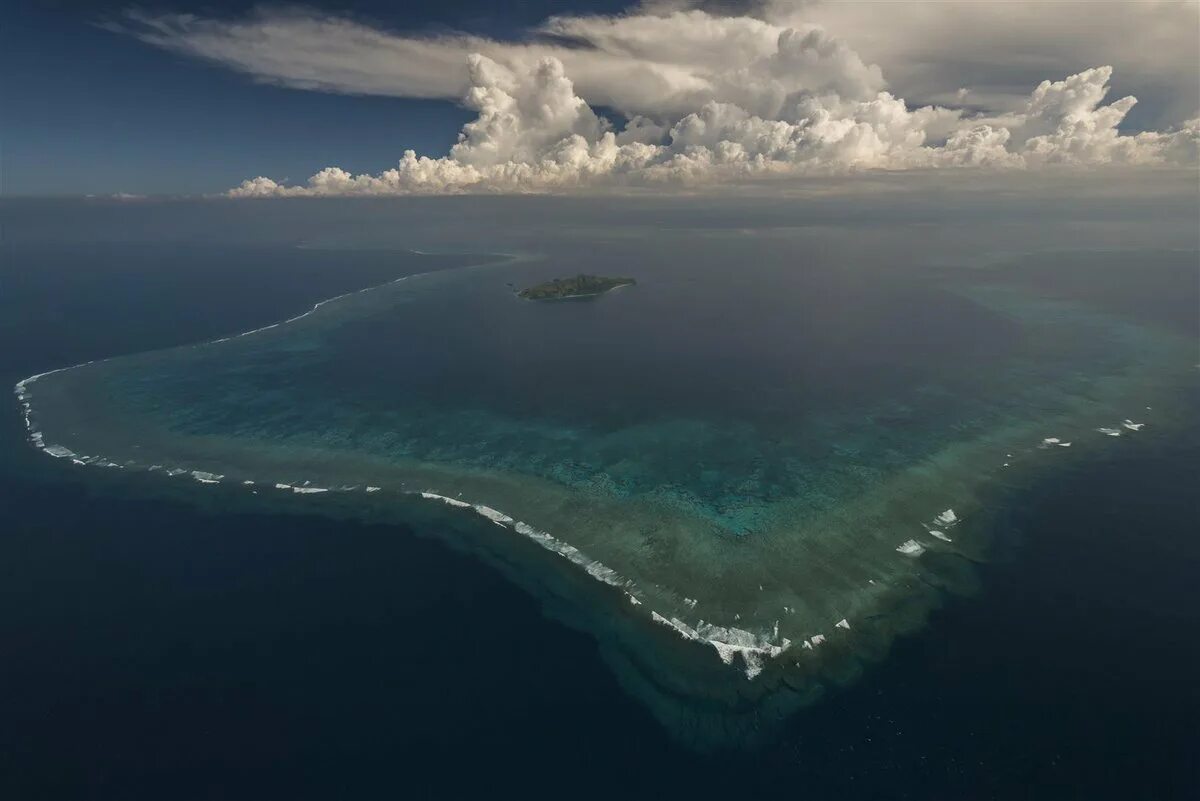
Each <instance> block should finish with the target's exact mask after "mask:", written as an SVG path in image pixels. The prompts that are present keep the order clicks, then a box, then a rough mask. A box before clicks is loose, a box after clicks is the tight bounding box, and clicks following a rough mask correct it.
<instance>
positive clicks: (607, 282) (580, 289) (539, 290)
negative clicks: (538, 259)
mask: <svg viewBox="0 0 1200 801" xmlns="http://www.w3.org/2000/svg"><path fill="white" fill-rule="evenodd" d="M636 283H637V281H634V280H633V279H632V278H607V277H605V276H602V275H582V274H580V275H577V276H575V277H574V278H555V279H554V280H553V281H545V282H543V283H540V284H536V285H534V286H531V287H528V288H526V289H522V290H521V291H520V292H518V293H517V297H520V298H524V299H526V300H568V299H571V298H590V297H595V296H596V295H603V294H604V293H605V292H610V291H612V290H614V289H616V288H617V287H622V286H632V285H633V284H636Z"/></svg>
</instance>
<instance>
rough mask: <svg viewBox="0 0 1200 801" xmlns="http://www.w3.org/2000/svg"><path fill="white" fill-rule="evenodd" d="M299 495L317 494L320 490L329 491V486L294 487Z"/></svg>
mask: <svg viewBox="0 0 1200 801" xmlns="http://www.w3.org/2000/svg"><path fill="white" fill-rule="evenodd" d="M292 492H294V493H296V494H297V495H316V494H317V493H319V492H329V488H328V487H292Z"/></svg>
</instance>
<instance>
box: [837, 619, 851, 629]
mask: <svg viewBox="0 0 1200 801" xmlns="http://www.w3.org/2000/svg"><path fill="white" fill-rule="evenodd" d="M834 626H835V627H836V628H839V629H845V630H846V631H849V630H850V623H849V621H847V620H846V618H842V619H841V620H839V621H838V622H837V623H835V624H834Z"/></svg>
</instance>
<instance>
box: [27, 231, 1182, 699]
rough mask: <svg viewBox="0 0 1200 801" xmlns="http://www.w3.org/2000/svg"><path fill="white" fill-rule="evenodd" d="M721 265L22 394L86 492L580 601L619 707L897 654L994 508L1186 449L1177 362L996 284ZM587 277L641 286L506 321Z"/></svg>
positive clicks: (414, 299)
mask: <svg viewBox="0 0 1200 801" xmlns="http://www.w3.org/2000/svg"><path fill="white" fill-rule="evenodd" d="M706 245H707V246H706V248H705V249H704V250H703V252H701V253H693V254H692V255H691V257H690V258H689V259H687V260H686V261H679V260H672V259H671V258H670V254H671V253H672V249H673V247H675V246H680V247H681V245H680V244H679V243H672V242H671V241H670V238H669V237H666V236H664V237H663V238H662V239H661V240H658V241H656V243H655V244H654V245H653V246H650V245H647V244H645V243H638V244H636V245H630V244H624V243H619V242H618V243H613V242H587V241H581V242H575V243H572V244H571V247H570V248H567V249H562V250H555V249H553V248H552V249H550V250H548V251H546V252H544V253H540V254H528V255H524V256H521V257H516V258H513V257H507V258H495V259H481V260H479V263H478V264H477V265H476V266H472V267H463V268H459V269H454V270H447V271H442V272H437V273H432V274H428V275H419V276H415V277H411V278H407V279H404V280H402V281H399V282H395V283H391V284H386V285H384V286H381V287H378V288H376V289H373V290H368V291H365V292H361V293H356V294H354V295H350V296H346V297H344V298H340V299H338V300H334V301H331V302H329V303H325V304H323V305H321V306H320V307H319V308H317V309H316V310H315V311H314V312H313V313H312V314H309V315H307V316H304V317H302V318H299V319H296V320H293V321H291V322H289V323H286V324H283V325H279V326H276V327H272V328H268V329H265V330H262V331H258V332H256V333H253V334H250V335H246V336H240V337H235V338H230V339H226V340H224V341H219V342H214V343H208V344H203V345H197V346H186V347H182V348H175V349H171V350H166V351H157V352H153V353H148V354H141V355H137V356H129V357H121V358H118V359H113V360H109V361H105V362H98V363H95V364H91V365H86V366H82V367H79V368H76V369H71V370H67V371H63V372H58V373H53V374H50V375H47V376H44V377H42V378H39V379H38V380H37V381H35V382H32V383H29V384H26V385H24V387H22V388H21V389H20V390H19V392H20V393H21V395H22V399H23V400H24V401H25V402H26V404H27V407H28V408H29V409H30V421H31V425H32V426H33V427H34V429H35V430H36V431H38V432H39V433H40V434H41V437H42V439H43V444H44V445H46V446H49V448H50V449H53V448H55V447H57V448H62V449H67V450H69V451H70V452H71V453H72V454H74V457H75V458H77V459H79V460H80V461H83V462H88V463H95V464H118V465H121V466H122V467H123V468H124V469H126V470H130V471H132V470H139V469H140V470H153V471H154V472H156V473H161V474H164V475H166V474H170V473H179V475H177V476H175V477H174V478H173V480H175V481H187V480H188V478H189V477H191V478H194V479H196V480H197V481H198V482H199V484H197V485H196V487H195V490H196V491H197V492H201V491H204V488H202V487H201V486H200V484H209V483H211V482H216V483H220V484H223V485H228V486H229V487H230V488H244V491H245V492H264V493H267V492H273V493H279V494H280V495H281V496H282V497H295V499H296V503H306V502H312V503H321V504H329V505H331V506H337V509H336V513H339V514H354V513H355V510H356V509H363V510H367V509H369V510H370V513H371V514H393V515H395V516H396V517H397V518H398V519H404V520H406V521H411V520H413V519H414V518H422V517H429V518H430V519H435V518H436V519H438V520H442V521H444V520H451V519H452V520H453V521H454V524H455V526H456V527H457V528H455V527H451V528H448V529H447V532H448V533H447V534H446V536H463V537H479V538H481V541H483V542H484V543H485V544H484V545H483V546H482V547H484V548H488V549H491V550H492V551H493V552H495V553H497V554H499V555H501V556H502V557H503V558H506V559H509V560H510V561H511V562H512V563H513V564H515V565H516V566H515V567H514V569H513V570H514V574H515V576H516V578H517V580H518V581H523V582H526V583H528V584H532V585H542V586H545V585H552V584H554V583H555V581H557V579H555V578H550V577H549V573H548V572H557V571H562V572H563V573H564V575H567V576H573V577H574V576H578V577H582V578H584V579H585V581H583V582H582V585H581V586H583V587H587V588H590V589H582V590H581V589H578V588H576V587H571V588H567V589H561V588H558V587H555V589H554V592H556V593H565V594H567V595H571V594H573V593H579V592H583V593H594V594H595V597H591V596H589V597H588V599H587V601H586V604H585V605H588V606H589V608H590V609H591V611H590V612H589V613H586V614H584V615H583V616H582V624H581V625H583V626H585V627H587V628H589V629H591V630H593V631H596V632H597V633H598V634H599V635H600V636H601V638H602V639H605V638H607V639H608V640H609V641H611V642H613V643H615V644H616V646H615V649H614V653H618V654H620V656H617V657H614V659H617V660H618V661H620V660H626V661H633V662H636V663H637V664H638V667H637V669H636V671H637V672H636V674H635V673H633V672H631V673H628V674H627V675H630V676H632V675H636V676H638V677H640V678H628V679H627V681H630V682H632V683H636V682H638V681H644V682H648V683H650V684H653V685H655V686H657V687H660V688H661V687H662V686H664V685H666V686H669V687H671V688H673V689H675V690H680V691H686V692H694V693H700V694H704V693H706V692H711V693H712V694H714V695H719V696H728V693H729V691H728V688H730V687H733V688H736V689H735V690H734V691H733V692H734V693H735V694H742V693H745V692H747V690H746V689H745V688H746V686H750V687H752V688H753V690H752V692H753V693H765V692H766V691H767V690H766V689H764V688H772V687H776V686H779V685H780V684H781V683H783V684H790V686H793V687H795V686H803V681H804V677H806V676H809V675H812V674H814V673H818V672H822V671H828V670H838V671H845V670H847V668H846V665H847V664H853V663H854V662H855V660H856V659H857V658H859V657H863V656H873V655H877V654H878V653H880V652H881V651H882V650H883V649H884V648H886V646H887V644H888V643H889V642H890V641H891V640H892V638H894V636H895V635H896V634H897V633H899V632H902V631H905V630H909V629H911V628H913V627H914V626H916V625H919V624H920V622H921V621H922V620H923V619H924V616H925V615H926V613H927V612H928V609H929V608H930V607H931V606H932V605H933V604H935V603H936V602H937V595H938V592H939V591H940V589H941V588H944V587H946V586H947V585H949V586H951V587H959V586H965V585H969V564H970V562H972V561H974V560H978V559H980V558H983V556H984V555H985V554H986V551H987V545H988V541H987V532H988V526H987V524H986V523H987V520H988V517H989V514H990V513H991V507H990V506H989V503H990V502H991V501H992V500H993V499H995V498H997V497H999V495H1000V494H1002V492H1003V488H1004V487H1005V485H1006V484H1008V483H1010V482H1018V481H1021V480H1023V478H1022V477H1024V476H1027V475H1032V474H1035V473H1038V472H1039V471H1040V472H1049V471H1052V470H1053V469H1054V460H1063V459H1071V458H1074V459H1077V458H1086V454H1087V452H1088V450H1089V449H1092V448H1101V447H1104V446H1105V445H1106V444H1108V443H1109V442H1110V441H1111V440H1112V439H1113V437H1112V436H1111V435H1110V434H1107V433H1104V432H1101V431H1099V430H1098V429H1100V428H1107V429H1111V430H1113V431H1116V432H1117V433H1118V434H1119V435H1121V436H1136V435H1137V433H1138V427H1140V426H1141V425H1143V424H1148V425H1170V424H1171V419H1172V415H1173V414H1176V413H1177V412H1173V410H1172V398H1174V397H1175V396H1176V394H1175V393H1176V390H1177V388H1178V386H1179V385H1180V383H1181V382H1186V381H1187V380H1188V378H1189V377H1190V374H1189V373H1188V370H1189V369H1190V366H1191V362H1190V361H1189V359H1190V358H1191V353H1190V351H1191V346H1190V343H1189V342H1188V340H1187V339H1186V337H1181V336H1178V335H1176V334H1173V333H1171V332H1170V331H1168V330H1164V329H1161V328H1157V327H1151V326H1148V325H1146V324H1145V322H1144V321H1141V320H1139V319H1137V318H1136V317H1135V316H1131V315H1128V314H1121V313H1118V311H1116V310H1114V309H1111V308H1105V307H1103V306H1102V305H1100V304H1095V303H1086V302H1083V301H1081V300H1079V299H1078V298H1073V297H1055V296H1054V295H1053V293H1046V292H1034V291H1032V290H1031V289H1030V286H1029V284H1028V282H1026V281H1019V280H1014V279H1013V278H1012V276H1011V275H1008V274H1006V273H1004V272H1003V271H996V270H987V269H983V270H977V271H973V272H970V273H966V272H959V273H955V274H953V275H947V273H946V271H945V270H941V269H934V268H922V267H913V266H911V265H910V266H906V267H905V268H904V269H902V270H900V269H896V270H892V269H890V268H889V267H887V266H884V265H881V266H871V265H861V264H846V263H842V262H839V261H836V260H828V261H826V260H823V259H821V258H820V257H812V256H808V257H804V258H799V257H797V255H796V251H795V250H794V249H793V248H792V247H791V244H790V243H788V242H786V241H783V242H775V243H766V244H760V245H759V246H758V247H757V248H756V250H755V257H754V259H753V260H752V261H749V262H748V261H747V260H746V258H745V256H746V242H745V239H744V237H739V236H730V237H712V238H711V240H710V241H708V242H707V243H706ZM557 247H562V246H561V245H560V246H557ZM1098 258H1100V257H1098ZM568 265H569V267H568ZM734 267H736V269H733V268H734ZM580 270H584V271H590V272H599V273H604V272H606V271H607V272H611V273H614V274H622V275H625V274H629V275H633V276H634V277H635V278H636V279H637V280H638V285H637V286H636V287H631V288H627V289H622V290H620V291H618V292H614V293H612V294H609V295H606V296H603V297H600V298H597V299H595V300H592V301H588V302H575V303H562V304H539V303H531V302H526V301H521V300H519V299H517V298H516V297H515V296H514V294H513V289H514V288H515V287H521V286H525V285H528V284H530V283H535V282H537V281H539V280H543V279H545V278H547V277H552V276H556V275H562V274H570V273H572V272H577V271H580ZM1147 407H1150V408H1147ZM1048 440H1050V441H1048ZM1054 440H1057V441H1054ZM1068 443H1069V444H1068ZM57 452H58V453H60V454H61V453H65V451H62V450H60V451H57ZM162 480H164V481H165V480H168V479H166V478H163V479H162ZM243 482H253V484H244V483H243ZM280 485H282V486H280ZM225 489H226V488H225V487H222V491H224V490H225ZM368 489H370V490H371V491H368ZM317 490H325V491H326V492H318V491H317ZM421 493H425V494H426V495H428V496H430V497H425V498H423V497H421ZM332 495H336V496H337V498H336V499H332V498H328V497H325V496H332ZM434 496H436V497H434ZM471 507H474V508H471ZM949 510H953V514H952V515H951V514H948V513H947V512H948V511H949ZM479 513H483V514H484V515H485V518H480V516H479ZM471 527H473V528H474V533H467V532H466V530H465V529H466V528H471ZM934 531H936V532H938V533H937V534H934V533H933V532H934ZM456 532H457V533H456ZM480 532H486V535H490V537H487V536H486V535H484V534H482V533H480ZM530 542H532V543H535V544H536V545H540V546H542V548H543V549H544V550H546V551H547V553H549V554H552V555H557V556H565V557H566V560H565V561H564V560H554V559H551V560H540V561H539V560H538V559H537V558H536V557H532V556H528V555H527V554H526V553H525V552H524V551H523V550H521V549H523V548H527V546H528V544H529V543H530ZM514 551H517V552H519V553H513V552H514ZM592 578H597V579H600V581H599V582H593V581H591V579H592ZM592 585H595V586H594V587H593V586H592ZM613 609H616V610H618V614H617V615H614V614H613V613H612V610H613ZM597 610H598V611H597ZM655 624H662V625H655ZM680 649H682V650H680ZM747 679H751V680H752V681H751V682H750V684H749V685H747ZM714 688H715V689H714ZM642 690H643V691H644V692H645V693H653V690H652V689H647V688H646V687H642ZM798 695H799V696H800V697H804V693H803V692H800V693H798Z"/></svg>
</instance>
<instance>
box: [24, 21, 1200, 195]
mask: <svg viewBox="0 0 1200 801" xmlns="http://www.w3.org/2000/svg"><path fill="white" fill-rule="evenodd" d="M645 6H648V8H649V10H646V8H645V7H638V6H632V5H628V4H627V3H625V2H620V0H591V2H583V1H581V2H570V3H561V2H549V1H548V0H518V1H517V2H505V3H497V2H494V1H492V0H442V1H440V2H430V3H418V2H405V3H399V2H389V1H388V0H340V2H333V3H313V2H309V3H306V4H304V5H302V6H299V5H295V4H292V5H280V4H266V5H264V4H261V3H253V2H245V0H225V2H221V1H220V0H216V1H214V0H196V1H195V2H181V0H168V1H167V2H159V3H155V2H151V3H141V4H139V5H138V6H137V8H136V9H135V10H136V11H137V12H139V13H141V14H142V15H143V17H142V20H141V21H140V22H139V21H137V20H134V19H133V18H131V17H130V15H129V12H130V10H131V8H130V6H129V4H128V2H112V0H90V1H89V2H85V1H84V0H41V1H40V2H39V1H38V0H8V2H7V3H6V5H5V11H4V18H3V25H0V77H2V81H0V148H2V150H0V180H2V184H0V192H2V193H3V194H4V195H7V196H22V195H79V194H116V193H130V194H164V195H180V194H182V195H194V194H207V193H217V192H223V191H226V190H230V189H231V188H234V187H237V186H239V184H241V182H243V181H245V180H247V179H253V178H255V177H256V176H264V177H269V180H267V181H264V182H260V183H258V184H255V185H254V186H253V187H251V188H250V189H248V190H247V192H248V193H251V194H279V193H287V192H292V191H313V192H317V193H324V194H340V193H410V192H443V191H452V192H457V191H476V190H484V191H496V190H499V191H558V190H560V189H563V188H577V187H578V186H580V185H581V184H584V183H589V182H592V181H594V180H598V181H599V182H601V183H610V184H611V183H619V182H621V181H632V182H634V183H639V184H645V183H651V184H656V185H660V186H662V185H675V184H678V183H680V182H684V183H689V182H691V183H696V182H708V183H723V182H726V181H729V180H742V179H744V178H746V177H747V176H750V177H755V178H757V177H761V175H764V174H770V175H778V174H787V175H790V176H801V175H810V174H813V173H814V172H827V171H828V170H830V169H833V170H838V169H851V170H858V169H863V168H883V169H889V170H896V169H901V170H907V169H913V168H918V169H928V168H931V167H943V166H954V167H961V166H964V165H966V166H986V167H989V168H994V167H1013V166H1018V167H1020V168H1026V167H1029V166H1039V167H1040V166H1042V165H1043V164H1052V163H1067V164H1073V165H1075V166H1083V167H1088V168H1092V167H1096V166H1103V165H1108V164H1133V163H1136V164H1141V165H1146V164H1148V165H1151V166H1153V165H1163V164H1193V163H1194V161H1195V158H1196V153H1197V147H1198V144H1197V143H1200V123H1191V122H1189V120H1191V119H1192V118H1194V117H1195V116H1196V115H1197V114H1198V113H1200V109H1198V108H1197V105H1198V97H1200V34H1197V31H1198V30H1200V28H1198V23H1200V19H1198V18H1197V3H1196V2H1195V0H1179V2H1149V0H1145V1H1143V0H1129V2H1124V3H1049V4H1048V3H1039V2H1031V1H1030V2H1025V1H1024V0H1016V2H1000V0H939V1H938V2H933V1H932V0H912V2H905V3H870V2H860V1H857V0H849V1H848V0H826V1H825V2H821V3H813V2H810V0H760V1H759V2H746V3H739V2H737V0H728V1H722V0H717V1H716V2H713V1H709V2H705V0H648V2H647V3H646V4H645ZM619 12H624V13H625V16H622V17H618V18H611V17H596V16H591V15H613V14H618V13H619ZM179 14H188V15H192V16H189V17H180V16H176V15H179ZM554 16H557V17H559V20H558V21H557V22H552V23H549V24H548V23H547V22H546V20H547V19H548V18H551V17H554ZM147 20H148V21H147ZM330 20H333V25H332V26H331V27H330V28H329V29H328V30H327V29H326V28H323V27H321V24H322V23H323V22H328V21H330ZM117 26H120V27H122V28H123V30H114V27H117ZM539 26H540V27H539ZM314 31H316V33H314ZM270 37H274V38H273V39H272V40H271V41H265V38H270ZM427 45H429V46H430V47H428V48H427V47H426V46H427ZM476 52H479V53H483V55H484V56H485V61H484V62H483V63H482V64H478V63H477V64H475V66H473V67H470V68H468V66H467V65H468V62H469V57H470V56H471V54H473V53H476ZM547 57H549V58H550V60H551V61H553V62H554V64H555V65H557V66H555V67H553V68H552V69H550V72H544V71H543V72H539V71H538V69H539V68H538V67H537V65H538V64H539V63H542V62H543V61H545V59H546V58H547ZM489 65H490V66H489ZM1042 81H1047V82H1048V86H1049V89H1048V90H1045V91H1048V93H1049V94H1048V95H1045V97H1043V100H1045V99H1046V98H1048V101H1047V102H1042V101H1038V103H1037V104H1035V105H1036V106H1037V108H1035V107H1034V106H1032V105H1030V103H1031V102H1032V101H1033V99H1035V95H1033V94H1031V93H1033V92H1034V91H1035V88H1036V87H1038V86H1039V84H1040V83H1041V82H1042ZM314 85H317V86H319V88H320V89H321V90H320V91H313V88H314ZM469 90H470V91H475V92H479V93H482V94H480V95H479V96H478V97H477V98H476V99H475V100H474V101H464V96H465V95H466V93H467V92H468V91H469ZM1039 91H1042V90H1039ZM497 93H499V94H497ZM1127 96H1135V97H1136V102H1134V100H1133V97H1127ZM497 98H500V99H499V100H497ZM1077 98H1084V99H1085V100H1086V102H1084V103H1083V105H1082V106H1078V104H1077V100H1076V99H1077ZM497 103H498V104H499V105H497ZM505 104H509V105H508V106H506V105H505ZM714 104H715V105H714ZM467 106H471V107H469V108H468V107H467ZM509 106H511V108H510V107H509ZM927 106H934V107H937V109H936V110H935V111H934V112H932V113H929V114H913V113H912V112H914V111H916V110H917V109H918V108H922V107H927ZM1077 106H1078V107H1077ZM514 115H515V116H514ZM547 115H548V116H547ZM638 118H640V119H641V121H640V122H638V123H637V124H636V125H630V124H629V123H628V121H629V120H630V119H638ZM1081 120H1082V122H1080V121H1081ZM472 121H474V122H472ZM469 124H472V125H474V132H473V133H470V135H469V136H468V137H467V140H468V141H467V145H468V146H467V147H465V148H461V147H460V148H459V149H458V152H452V151H451V150H450V149H451V147H452V146H453V145H454V144H455V142H456V141H458V138H459V135H460V131H463V130H464V125H469ZM505 126H510V127H509V128H505ZM466 130H467V131H468V132H470V130H471V128H470V127H468V128H467V129H466ZM1142 131H1149V132H1150V139H1149V140H1146V139H1145V138H1143V139H1142V140H1137V141H1135V139H1134V137H1133V136H1132V135H1133V134H1137V133H1139V132H1142ZM609 136H612V137H614V138H612V139H611V141H610V140H609V139H607V138H606V137H609ZM406 150H412V151H415V153H416V155H417V156H429V157H431V159H433V161H430V162H428V163H424V162H421V163H418V162H412V161H410V162H407V163H401V158H402V154H403V153H404V152H405V151H406ZM398 164H399V165H400V174H395V173H394V168H396V167H397V165H398ZM330 167H336V168H337V169H336V170H335V171H334V172H333V173H328V172H326V173H320V172H319V171H322V170H324V169H325V168H330ZM389 170H393V173H392V174H389V173H388V172H387V171H389ZM314 174H316V176H317V177H318V180H317V181H316V183H314V182H313V181H312V180H310V176H314ZM360 174H361V175H362V176H363V178H362V180H357V179H355V176H359V175H360ZM320 176H324V177H320ZM597 176H599V177H598V178H597ZM630 176H632V177H630ZM305 187H308V188H307V189H306V188H305Z"/></svg>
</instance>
